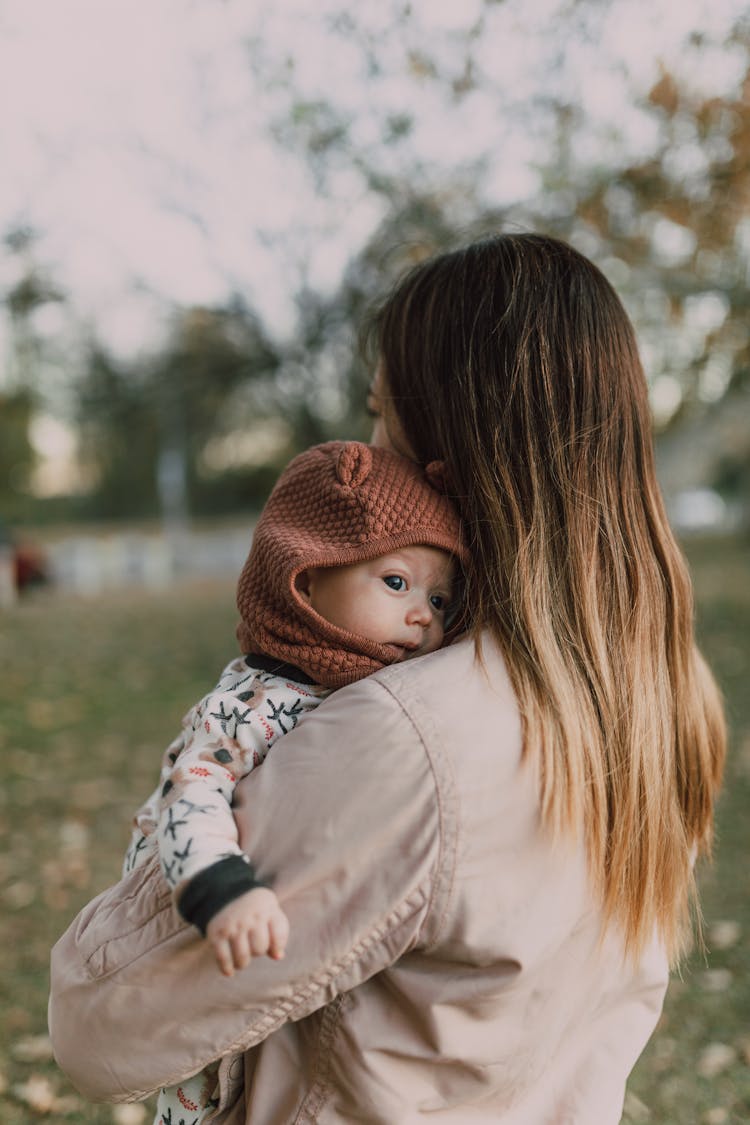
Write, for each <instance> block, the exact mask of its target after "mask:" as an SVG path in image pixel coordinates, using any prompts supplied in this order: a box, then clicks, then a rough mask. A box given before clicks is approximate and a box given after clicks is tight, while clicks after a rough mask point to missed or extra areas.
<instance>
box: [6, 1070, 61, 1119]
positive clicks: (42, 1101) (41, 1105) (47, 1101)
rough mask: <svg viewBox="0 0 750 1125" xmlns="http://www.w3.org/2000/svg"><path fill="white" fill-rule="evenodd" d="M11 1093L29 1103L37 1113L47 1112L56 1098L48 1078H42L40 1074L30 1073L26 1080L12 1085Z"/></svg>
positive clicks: (53, 1106) (52, 1106)
mask: <svg viewBox="0 0 750 1125" xmlns="http://www.w3.org/2000/svg"><path fill="white" fill-rule="evenodd" d="M13 1093H14V1094H15V1096H16V1097H17V1098H18V1099H19V1101H22V1102H25V1103H26V1105H30V1106H31V1108H32V1109H35V1110H36V1111H37V1113H49V1112H50V1111H51V1110H52V1109H54V1108H55V1106H56V1103H57V1100H58V1099H57V1094H56V1092H55V1088H54V1086H53V1085H52V1083H51V1082H50V1080H49V1078H44V1077H42V1075H41V1074H32V1075H31V1077H30V1078H29V1079H28V1080H27V1081H26V1082H22V1083H20V1084H19V1085H17V1086H14V1087H13Z"/></svg>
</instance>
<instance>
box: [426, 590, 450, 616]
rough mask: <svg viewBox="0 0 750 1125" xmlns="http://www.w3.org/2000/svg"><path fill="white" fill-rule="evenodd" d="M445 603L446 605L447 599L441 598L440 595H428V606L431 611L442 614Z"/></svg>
mask: <svg viewBox="0 0 750 1125" xmlns="http://www.w3.org/2000/svg"><path fill="white" fill-rule="evenodd" d="M447 603H448V599H447V598H445V597H443V595H442V594H431V595H430V605H431V606H432V608H433V609H435V610H437V612H438V613H443V611H444V610H445V608H446V605H447Z"/></svg>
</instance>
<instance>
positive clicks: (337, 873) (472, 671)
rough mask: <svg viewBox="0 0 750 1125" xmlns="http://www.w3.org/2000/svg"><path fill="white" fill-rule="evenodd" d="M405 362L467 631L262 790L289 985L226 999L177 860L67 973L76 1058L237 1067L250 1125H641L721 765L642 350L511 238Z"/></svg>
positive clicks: (322, 714) (466, 251) (380, 377)
mask: <svg viewBox="0 0 750 1125" xmlns="http://www.w3.org/2000/svg"><path fill="white" fill-rule="evenodd" d="M374 339H375V344H376V349H377V358H376V360H375V377H374V382H373V387H372V395H371V400H370V402H371V407H372V410H373V413H374V415H375V430H374V434H373V441H374V443H375V444H378V445H383V446H387V447H389V448H392V449H395V450H396V451H397V452H398V453H400V454H402V455H404V456H407V457H410V458H412V459H413V460H414V461H415V462H417V463H418V464H420V465H427V464H429V463H430V462H432V461H434V460H439V461H441V462H443V465H444V478H445V480H446V485H447V488H448V491H449V494H450V495H451V496H454V497H455V498H456V500H457V504H458V507H459V511H460V515H461V517H462V526H463V529H464V534H465V537H466V543H467V546H468V549H469V556H470V557H469V559H468V562H467V563H466V564H465V570H466V575H465V577H466V589H465V596H464V599H463V601H462V604H463V605H464V607H465V614H466V616H467V618H468V621H469V626H470V631H469V633H468V635H466V636H464V637H463V638H462V639H459V640H457V641H456V642H455V643H453V644H449V645H445V646H444V647H443V648H441V649H440V650H439V651H437V652H433V653H431V654H430V655H428V656H425V657H424V658H423V659H420V660H416V661H413V662H411V663H409V664H403V663H393V664H391V665H390V666H389V667H385V668H383V669H382V670H380V671H377V672H375V673H374V674H372V675H369V676H366V677H365V678H364V679H361V680H358V681H357V682H356V683H352V684H349V685H348V686H346V687H342V688H341V690H339V691H336V692H334V693H333V694H332V695H331V696H330V697H329V698H328V699H326V700H325V701H324V702H323V703H322V704H321V705H320V706H319V707H318V708H317V709H316V710H315V712H314V713H312V714H311V715H309V716H308V717H307V718H306V719H305V723H304V726H300V727H299V728H298V729H295V730H293V731H290V733H289V734H287V735H286V736H285V737H284V739H283V743H282V744H281V746H280V747H279V749H278V751H275V752H274V753H272V754H270V755H269V756H268V758H267V759H266V761H265V762H264V764H263V767H262V769H258V770H254V771H252V772H251V773H250V774H249V775H248V776H247V777H245V778H243V779H242V780H241V781H240V782H239V783H238V785H237V787H236V790H235V793H234V816H235V819H236V822H237V825H238V830H239V843H240V847H241V848H242V850H243V852H245V853H246V854H247V855H249V856H252V859H253V865H254V866H255V868H256V870H257V871H258V873H259V877H261V878H266V879H271V878H272V879H273V884H274V890H275V892H276V893H277V894H278V896H279V899H280V901H281V903H282V904H283V908H284V911H285V913H286V915H287V916H288V918H289V922H290V926H291V937H290V940H289V944H288V947H287V951H286V956H285V958H284V959H283V960H282V961H278V962H276V961H273V960H272V959H270V958H260V959H258V960H254V961H253V963H252V965H251V966H250V967H249V968H248V969H246V970H245V971H244V972H242V973H241V974H239V975H238V976H236V977H235V978H233V979H232V980H226V979H224V978H223V977H222V976H221V974H220V973H218V972H217V970H216V965H215V963H214V960H213V958H212V957H210V956H208V955H207V953H206V951H205V950H204V949H203V948H202V947H201V945H200V943H198V942H196V941H195V940H194V938H193V935H192V933H191V931H190V930H189V929H188V928H187V927H186V926H185V924H184V922H182V921H181V920H179V919H176V918H175V917H174V916H173V912H172V907H171V902H170V901H169V897H168V895H165V885H164V879H163V877H162V875H161V873H160V871H159V868H158V863H157V862H156V861H155V860H152V861H150V862H149V863H147V864H145V865H144V866H142V867H140V868H138V869H137V870H136V871H133V872H131V873H130V874H129V875H127V876H126V877H125V878H124V879H123V880H122V881H121V882H120V883H119V884H118V885H117V886H115V887H113V888H111V889H110V890H109V891H106V892H105V893H104V894H103V895H101V896H100V897H99V898H98V899H96V900H95V901H94V902H93V903H91V904H89V905H88V906H87V907H85V908H84V909H83V911H82V912H81V914H80V915H79V917H78V918H77V919H76V920H75V921H74V922H73V924H72V925H71V926H70V928H69V929H68V931H67V933H66V934H65V935H64V936H63V938H61V940H60V941H59V942H58V944H57V946H56V947H55V950H54V953H53V959H52V995H51V1003H50V1028H51V1035H52V1042H53V1046H54V1050H55V1054H56V1057H57V1059H58V1061H59V1063H60V1065H61V1066H62V1067H63V1069H64V1070H66V1071H67V1072H68V1073H69V1074H70V1076H71V1077H72V1078H73V1080H74V1081H75V1083H76V1084H77V1085H78V1086H79V1088H80V1089H81V1091H82V1092H83V1093H85V1094H86V1095H88V1096H89V1097H93V1098H96V1099H99V1100H101V1099H107V1098H110V1099H118V1100H123V1099H127V1098H131V1099H132V1098H138V1097H144V1096H146V1095H147V1094H148V1093H149V1092H151V1091H154V1090H155V1089H156V1088H157V1087H159V1086H160V1085H164V1084H166V1083H171V1084H174V1083H178V1082H180V1081H182V1080H183V1079H184V1078H186V1077H187V1076H188V1075H191V1074H195V1073H196V1072H197V1071H199V1070H200V1069H201V1068H202V1067H204V1066H206V1065H207V1064H209V1063H211V1062H213V1061H214V1060H216V1059H221V1064H220V1066H219V1072H218V1086H219V1106H218V1107H217V1112H216V1116H215V1118H214V1120H215V1121H216V1122H217V1123H220V1125H291V1123H292V1122H297V1123H301V1122H305V1123H306V1125H313V1123H318V1125H351V1123H352V1122H367V1123H368V1125H375V1123H379V1125H417V1123H418V1122H428V1121H429V1122H430V1123H434V1125H467V1123H468V1122H471V1123H472V1125H550V1123H552V1122H556V1123H560V1125H562V1123H566V1125H615V1123H616V1122H618V1121H619V1120H620V1116H621V1114H622V1107H623V1098H624V1093H625V1084H626V1080H627V1077H628V1074H629V1072H630V1070H631V1068H632V1067H633V1064H634V1063H635V1061H636V1059H637V1058H638V1056H639V1054H640V1053H641V1051H642V1050H643V1048H644V1046H645V1044H646V1042H647V1041H648V1039H649V1037H650V1035H651V1033H652V1031H653V1029H654V1027H655V1026H656V1023H657V1020H658V1018H659V1014H660V1012H661V1009H662V1003H663V999H664V993H665V990H666V986H667V980H668V969H669V964H670V961H671V962H673V963H674V962H675V961H676V960H677V959H678V958H679V956H680V953H681V951H683V950H684V949H685V944H686V941H687V938H688V932H689V907H690V902H691V899H692V898H693V897H694V893H695V882H694V864H695V860H696V857H697V856H699V855H700V854H701V853H703V852H706V851H707V850H708V849H709V847H710V843H711V835H712V823H713V808H714V800H715V797H716V793H717V789H718V786H719V782H720V777H721V771H722V764H723V757H724V723H723V716H722V708H721V704H720V700H719V696H718V693H717V690H716V687H715V685H714V681H713V679H712V677H711V675H710V673H709V671H708V669H707V668H706V666H705V664H704V662H703V660H702V659H701V656H700V654H699V652H698V650H697V649H696V646H695V641H694V635H693V607H692V598H691V588H690V581H689V577H688V573H687V570H686V567H685V564H684V561H683V559H682V557H681V554H680V552H679V549H678V547H677V545H676V543H675V540H674V538H673V535H672V533H671V530H670V528H669V526H668V523H667V519H666V517H665V514H664V507H663V504H662V498H661V495H660V492H659V488H658V485H657V481H656V476H655V472H654V461H653V450H652V441H651V432H650V431H651V421H650V413H649V405H648V397H647V391H646V381H645V378H644V374H643V370H642V368H641V364H640V360H639V358H638V352H637V347H636V341H635V336H634V333H633V329H632V326H631V324H630V322H629V320H628V317H627V315H626V313H625V311H624V309H623V307H622V304H621V303H620V301H619V300H618V298H617V296H616V294H615V293H614V291H613V289H612V287H611V286H610V285H609V283H608V282H607V281H606V279H605V278H604V276H603V275H602V274H601V272H600V271H599V270H598V269H597V268H596V267H595V266H594V265H593V264H592V263H591V262H589V261H588V260H587V259H586V258H585V257H583V256H582V255H581V254H579V253H577V252H576V251H575V250H574V249H572V247H570V246H568V245H566V244H565V243H563V242H560V241H558V240H556V239H553V238H547V237H544V236H541V235H532V234H511V235H503V236H501V237H498V238H492V239H488V240H486V241H482V242H478V243H474V244H472V245H469V246H467V247H465V248H463V249H460V250H456V251H453V252H450V253H447V254H441V255H438V256H437V257H435V258H432V259H430V260H428V261H425V262H423V263H421V264H419V265H417V266H416V267H415V268H414V269H413V270H412V271H411V272H410V273H408V274H407V276H406V277H405V278H404V279H403V280H402V281H401V282H400V283H399V284H398V285H397V286H396V288H395V290H394V291H393V292H392V293H391V295H390V296H389V297H388V298H387V299H386V300H385V302H384V304H383V306H382V308H381V309H380V311H379V315H378V317H377V320H376V323H375V332H374ZM241 588H242V589H244V587H241ZM251 647H252V646H251ZM184 1116H185V1119H186V1120H188V1121H189V1115H188V1114H185V1115H184Z"/></svg>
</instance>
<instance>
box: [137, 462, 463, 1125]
mask: <svg viewBox="0 0 750 1125" xmlns="http://www.w3.org/2000/svg"><path fill="white" fill-rule="evenodd" d="M433 477H434V480H435V481H436V483H438V484H439V483H440V481H439V477H438V476H437V475H436V474H433ZM460 550H461V546H460V525H459V520H458V516H457V515H456V511H455V509H454V507H453V506H452V504H451V502H450V501H449V500H448V499H447V498H446V496H445V495H443V494H442V493H441V492H439V491H438V490H437V489H436V488H435V487H433V485H432V484H430V482H429V480H428V479H427V477H426V476H425V475H424V473H423V472H422V471H421V470H420V469H419V468H418V467H417V466H416V465H415V464H414V463H413V462H412V461H409V460H406V459H405V458H403V457H400V456H398V455H397V454H395V453H392V452H390V451H388V450H385V449H377V448H370V447H368V446H367V445H363V444H361V443H358V442H346V443H344V442H330V443H329V444H327V445H320V446H315V447H314V448H312V449H310V450H308V451H307V452H306V453H303V454H301V455H300V456H299V457H297V458H295V459H294V460H293V461H292V462H291V464H290V465H289V466H288V468H287V469H286V470H285V472H284V473H283V474H282V475H281V477H280V479H279V481H278V483H277V485H276V488H275V489H274V491H273V492H272V494H271V496H270V498H269V500H268V503H267V504H266V506H265V508H264V510H263V512H262V514H261V516H260V519H259V521H258V524H257V526H256V529H255V533H254V536H253V544H252V548H251V551H250V554H249V557H248V560H247V563H246V565H245V567H244V570H243V572H242V575H241V577H240V581H239V590H238V606H239V609H240V612H241V615H242V621H241V624H240V626H239V629H238V633H239V640H240V642H241V645H242V650H243V652H245V653H246V654H248V655H245V656H244V657H242V658H238V659H235V660H233V661H232V662H231V663H230V664H229V665H228V666H227V667H226V668H225V669H224V671H223V673H222V675H221V677H220V679H219V682H218V684H217V686H216V687H215V688H214V690H213V691H212V692H211V693H210V694H208V695H206V696H205V697H204V698H203V699H201V700H200V702H199V703H198V704H196V706H195V707H193V709H192V710H191V711H190V712H189V713H188V714H187V715H186V717H185V719H184V720H183V732H182V734H181V735H180V737H179V738H178V739H176V741H175V742H173V743H172V744H171V745H170V746H169V747H168V748H167V750H166V752H165V754H164V759H163V764H162V771H161V780H160V783H159V786H158V787H157V789H156V790H155V791H154V793H153V794H152V795H151V797H150V798H149V800H148V801H147V802H146V804H145V805H144V806H143V807H142V808H141V809H140V810H139V812H138V813H137V814H136V817H135V827H134V832H133V840H132V842H131V846H130V848H129V850H128V853H127V856H126V859H125V871H126V872H127V871H130V870H132V869H133V868H134V867H136V866H138V865H139V864H141V863H143V862H144V860H145V859H146V858H148V856H149V855H150V854H152V852H153V850H154V848H158V852H159V860H160V863H161V869H162V872H163V875H164V878H165V879H166V881H167V883H168V884H169V886H170V887H171V888H172V891H173V893H174V897H175V901H176V905H177V909H178V910H179V912H180V914H181V915H182V917H183V918H185V919H186V921H188V922H192V923H193V924H194V925H195V926H197V927H198V929H199V930H200V932H201V933H202V934H203V935H204V936H205V937H206V938H207V940H208V942H209V944H210V945H211V947H212V948H213V951H214V954H215V957H216V960H217V962H218V965H219V968H220V969H221V971H222V973H224V974H225V975H227V976H231V975H232V973H233V972H234V971H235V969H242V968H244V967H245V966H246V965H247V964H248V963H249V962H250V960H251V957H255V956H260V955H263V954H269V955H270V956H271V957H273V958H276V959H280V958H282V957H283V955H284V950H285V947H286V943H287V937H288V932H289V925H288V922H287V919H286V915H285V914H284V912H283V910H282V909H281V906H280V905H279V901H278V899H277V897H276V895H275V894H274V892H273V891H272V890H271V889H270V887H268V886H266V885H265V884H264V883H263V882H262V881H260V880H258V878H257V877H256V875H255V872H254V871H253V868H252V866H251V865H250V862H249V859H248V857H247V855H245V854H244V853H243V851H242V848H241V847H240V846H239V844H238V841H237V826H236V824H235V822H234V819H233V817H232V810H231V803H232V797H233V794H234V790H235V787H236V785H237V783H238V782H239V781H240V780H241V779H242V778H243V777H245V776H246V775H247V774H248V773H249V772H250V771H251V770H252V769H254V768H255V766H258V765H260V763H261V762H262V761H263V759H264V758H265V757H266V754H267V753H268V751H269V750H270V748H271V746H272V745H273V744H274V742H275V741H276V740H277V739H278V738H279V737H280V736H281V735H283V734H286V733H287V732H288V731H291V730H294V729H295V727H296V726H297V725H298V723H299V722H301V721H302V720H303V719H304V718H305V716H306V715H308V714H309V713H310V712H311V711H313V710H314V709H315V708H316V707H317V706H318V705H319V703H320V702H321V701H322V700H323V699H325V698H326V696H328V695H330V693H331V691H332V690H334V689H335V688H338V687H341V686H342V685H344V684H348V683H352V682H353V681H355V680H357V679H360V678H361V677H362V676H365V675H367V674H369V673H370V672H372V671H375V670H377V669H378V668H383V667H385V666H387V665H388V664H391V663H393V662H395V661H401V660H409V659H412V658H414V657H416V656H422V655H425V654H427V653H430V652H434V651H435V650H436V649H438V648H440V646H441V645H442V643H443V639H444V635H445V625H446V616H447V614H448V611H449V607H450V605H451V600H452V594H453V590H454V587H455V578H456V558H455V557H454V554H455V553H456V552H460ZM215 1081H216V1071H215V1069H214V1070H211V1071H208V1072H205V1071H204V1072H203V1073H201V1074H199V1075H197V1076H194V1077H193V1078H192V1079H190V1080H188V1081H187V1082H183V1083H180V1084H179V1085H176V1086H173V1087H171V1088H169V1089H163V1090H162V1091H161V1092H160V1095H159V1102H158V1110H157V1116H156V1125H176V1122H178V1121H180V1120H181V1119H182V1118H183V1117H184V1114H185V1111H186V1110H188V1111H189V1113H190V1118H189V1120H190V1123H191V1125H198V1122H200V1121H202V1120H203V1119H204V1117H205V1115H206V1113H207V1112H208V1111H210V1110H211V1108H212V1095H213V1090H214V1085H215Z"/></svg>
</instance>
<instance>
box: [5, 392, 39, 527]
mask: <svg viewBox="0 0 750 1125" xmlns="http://www.w3.org/2000/svg"><path fill="white" fill-rule="evenodd" d="M33 407H34V398H33V395H32V394H31V392H30V391H28V390H13V391H8V392H6V393H5V394H0V517H1V518H2V519H3V520H7V521H9V522H15V521H16V520H18V518H19V516H20V515H22V513H23V511H24V509H25V507H26V491H27V489H28V486H29V478H30V476H31V471H32V469H33V467H34V463H35V456H34V450H33V448H32V445H31V442H30V441H29V424H30V422H31V417H32V412H33Z"/></svg>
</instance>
